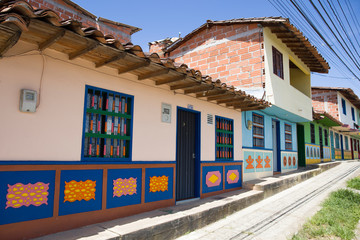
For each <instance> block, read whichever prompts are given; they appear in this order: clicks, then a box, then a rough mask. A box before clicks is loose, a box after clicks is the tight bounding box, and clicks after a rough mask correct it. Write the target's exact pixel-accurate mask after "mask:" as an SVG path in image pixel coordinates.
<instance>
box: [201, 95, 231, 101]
mask: <svg viewBox="0 0 360 240" xmlns="http://www.w3.org/2000/svg"><path fill="white" fill-rule="evenodd" d="M225 98H226V99H228V98H234V94H231V95H230V94H226V93H223V94H219V95H215V96H210V97H208V98H207V100H208V101H214V100H220V99H225Z"/></svg>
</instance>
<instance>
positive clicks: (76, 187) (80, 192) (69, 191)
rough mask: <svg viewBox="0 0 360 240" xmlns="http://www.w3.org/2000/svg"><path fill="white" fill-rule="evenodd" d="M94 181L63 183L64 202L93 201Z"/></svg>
mask: <svg viewBox="0 0 360 240" xmlns="http://www.w3.org/2000/svg"><path fill="white" fill-rule="evenodd" d="M95 187H96V181H91V180H86V181H84V182H83V181H79V182H77V181H75V180H71V181H70V182H65V190H64V202H66V201H68V202H75V201H81V200H85V201H89V200H91V199H94V200H95V191H96V188H95Z"/></svg>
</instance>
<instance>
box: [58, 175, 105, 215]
mask: <svg viewBox="0 0 360 240" xmlns="http://www.w3.org/2000/svg"><path fill="white" fill-rule="evenodd" d="M102 181H103V170H63V171H61V178H60V199H59V216H62V215H68V214H74V213H81V212H89V211H95V210H101V204H102V190H103V189H102V185H103V183H102Z"/></svg>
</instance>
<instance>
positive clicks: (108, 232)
mask: <svg viewBox="0 0 360 240" xmlns="http://www.w3.org/2000/svg"><path fill="white" fill-rule="evenodd" d="M338 164H340V162H330V163H323V164H317V165H313V166H311V167H307V168H300V169H299V170H298V171H295V172H292V173H288V174H280V175H275V176H273V177H267V178H263V179H260V180H255V181H249V182H245V183H244V189H242V190H238V191H233V192H228V193H225V194H221V195H217V196H213V197H209V198H206V199H201V200H197V201H192V202H188V203H186V204H181V205H176V206H172V207H168V208H163V209H158V210H154V211H151V212H146V213H142V214H137V215H134V216H130V217H126V218H120V219H115V220H112V221H108V222H103V223H98V224H93V225H89V226H85V227H82V228H78V229H73V230H69V231H65V232H60V233H56V234H51V235H47V236H44V237H41V238H37V239H38V240H40V239H41V240H50V239H51V240H53V239H87V240H90V239H91V240H92V239H94V240H95V239H96V240H113V239H114V240H115V239H119V240H120V239H121V240H124V239H174V238H176V237H180V236H182V235H184V234H186V233H189V232H191V231H194V230H196V229H199V228H202V227H204V226H206V225H208V224H210V223H213V222H215V221H217V220H220V219H222V218H225V217H226V216H228V215H230V214H232V213H234V212H237V211H239V210H241V209H243V208H246V207H248V206H250V205H252V204H254V203H257V202H259V201H261V200H263V199H264V198H267V197H269V196H271V195H274V194H275V193H278V192H280V191H282V190H284V189H287V188H289V187H291V186H294V185H295V184H297V183H300V182H302V181H304V180H306V179H308V178H311V177H313V176H316V175H318V174H320V173H321V172H323V171H325V170H327V169H329V168H332V167H334V166H336V165H338Z"/></svg>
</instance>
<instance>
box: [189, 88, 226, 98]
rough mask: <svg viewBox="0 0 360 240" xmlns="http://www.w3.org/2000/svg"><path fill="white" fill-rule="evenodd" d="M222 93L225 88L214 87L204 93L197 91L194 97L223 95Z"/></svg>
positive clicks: (224, 91)
mask: <svg viewBox="0 0 360 240" xmlns="http://www.w3.org/2000/svg"><path fill="white" fill-rule="evenodd" d="M224 93H226V90H223V89H214V90H210V91H208V92H204V93H197V94H196V97H197V98H201V97H211V96H222V95H224Z"/></svg>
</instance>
